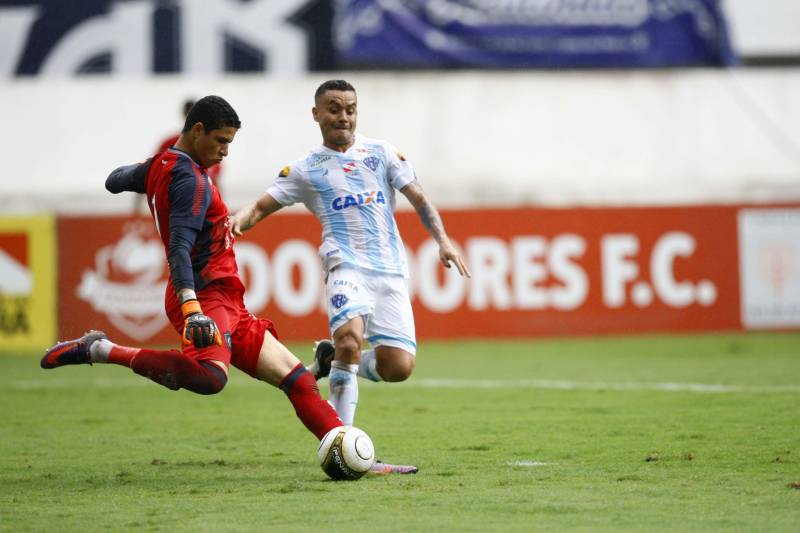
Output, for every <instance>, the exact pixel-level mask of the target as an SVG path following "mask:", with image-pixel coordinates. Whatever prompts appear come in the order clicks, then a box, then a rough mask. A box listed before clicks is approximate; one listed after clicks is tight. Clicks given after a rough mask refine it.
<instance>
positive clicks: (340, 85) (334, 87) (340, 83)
mask: <svg viewBox="0 0 800 533" xmlns="http://www.w3.org/2000/svg"><path fill="white" fill-rule="evenodd" d="M328 91H352V92H356V88H355V87H353V86H352V85H350V83H349V82H346V81H344V80H328V81H326V82H323V83H322V85H320V86H319V87H317V92H315V93H314V101H315V102H316V101H317V100H318V99H319V97H320V96H322V95H323V94H325V93H326V92H328Z"/></svg>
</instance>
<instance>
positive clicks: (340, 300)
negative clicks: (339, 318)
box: [331, 294, 348, 309]
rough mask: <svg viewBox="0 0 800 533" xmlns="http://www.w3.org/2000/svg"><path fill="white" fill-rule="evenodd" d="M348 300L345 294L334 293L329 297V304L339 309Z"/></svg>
mask: <svg viewBox="0 0 800 533" xmlns="http://www.w3.org/2000/svg"><path fill="white" fill-rule="evenodd" d="M347 301H348V299H347V296H345V295H344V294H335V295H334V296H333V298H331V305H333V306H334V307H335V308H336V309H341V308H342V306H344V304H346V303H347Z"/></svg>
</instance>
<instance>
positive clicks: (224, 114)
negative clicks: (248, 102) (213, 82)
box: [182, 95, 242, 133]
mask: <svg viewBox="0 0 800 533" xmlns="http://www.w3.org/2000/svg"><path fill="white" fill-rule="evenodd" d="M198 122H202V123H203V129H205V131H206V133H208V132H209V131H212V130H218V129H220V128H224V127H227V126H231V127H233V128H236V129H239V128H241V127H242V122H241V121H240V120H239V115H237V114H236V111H234V110H233V107H231V104H229V103H228V102H226V101H225V99H224V98H221V97H219V96H214V95H211V96H204V97H203V98H201V99H200V100H198V101H197V102H195V103H194V105H193V106H192V108H191V109H190V110H189V114H188V115H186V122H185V123H184V125H183V132H182V133H186V132H187V131H189V130H190V129H192V126H194V125H195V124H197V123H198Z"/></svg>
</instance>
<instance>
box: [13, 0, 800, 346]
mask: <svg viewBox="0 0 800 533" xmlns="http://www.w3.org/2000/svg"><path fill="white" fill-rule="evenodd" d="M0 41H1V42H2V46H0V78H2V79H0V88H1V89H0V95H2V97H1V98H0V116H2V117H3V118H4V125H3V127H2V129H0V136H2V139H1V142H0V145H1V146H3V147H5V148H6V154H7V157H6V160H5V161H4V168H5V171H4V177H3V178H2V180H0V198H2V202H0V210H2V211H0V345H2V346H3V347H10V348H14V347H23V346H26V347H39V346H45V345H47V344H49V343H51V342H53V341H54V340H55V339H56V337H70V336H75V335H77V334H79V333H81V332H82V331H83V330H84V329H86V328H89V327H94V328H105V329H106V331H107V332H108V333H109V334H110V336H111V337H112V338H113V339H115V340H118V341H120V342H130V343H137V344H173V343H174V333H172V332H171V330H170V329H169V327H168V323H167V321H166V317H165V316H164V313H163V300H162V298H163V289H164V284H165V281H166V275H167V272H166V268H165V263H164V260H163V251H162V246H161V244H160V241H158V239H157V236H156V235H154V233H153V230H152V223H151V222H150V221H149V220H148V219H147V217H145V216H144V214H145V213H144V209H143V207H142V203H141V202H137V201H136V200H135V199H134V198H133V197H131V196H129V195H128V196H126V195H119V196H114V195H111V194H109V193H107V192H106V191H105V189H104V186H103V184H104V180H105V177H106V176H107V175H108V173H109V172H110V171H111V170H112V169H113V168H115V167H116V166H118V165H121V164H127V163H132V162H135V161H139V160H142V159H144V158H146V157H148V156H150V155H153V154H154V153H155V152H156V151H157V149H158V147H159V146H160V145H161V144H162V143H163V142H164V141H165V139H168V138H169V137H170V136H172V135H174V134H176V133H177V132H178V131H179V130H180V128H181V126H182V123H183V115H184V104H185V102H186V101H187V100H191V99H194V98H199V97H201V96H204V95H207V94H219V95H221V96H223V97H224V98H226V99H227V100H228V101H229V102H231V104H232V105H233V106H234V107H235V108H236V109H237V111H238V113H239V115H240V117H241V118H242V122H243V128H242V129H241V131H240V132H239V133H238V135H237V138H236V141H235V143H234V144H233V145H232V147H231V150H230V155H229V157H228V159H226V160H225V162H224V164H223V168H222V169H218V170H219V176H218V180H219V181H218V184H219V187H220V189H221V191H222V194H223V197H224V198H225V199H226V201H227V202H228V205H229V206H230V207H231V209H236V208H238V207H241V206H242V205H244V204H245V203H247V202H250V201H253V200H254V199H255V198H257V197H258V196H259V195H260V194H261V193H262V192H263V191H264V190H265V189H266V187H267V186H268V185H269V183H270V182H271V181H272V179H273V178H274V177H275V176H276V175H277V173H278V171H279V170H280V169H281V168H282V167H283V166H285V165H287V164H289V163H290V162H291V161H292V160H294V159H296V158H298V157H300V156H301V155H302V154H303V153H304V152H305V151H307V150H308V149H310V148H313V147H315V146H317V145H318V144H319V143H320V136H319V132H318V129H317V126H316V124H315V123H314V122H313V121H312V119H311V107H312V105H313V93H314V90H315V88H316V87H317V85H318V84H319V83H321V82H322V81H324V80H326V79H331V78H345V79H347V80H348V81H350V82H351V83H353V84H354V85H355V87H356V89H357V91H358V96H359V111H360V113H359V127H358V129H359V131H360V132H361V133H364V134H365V135H368V136H371V137H376V138H384V139H388V140H389V141H390V142H392V143H393V144H394V145H396V146H397V147H398V148H399V149H400V150H401V151H402V152H403V153H404V154H405V155H406V157H407V158H408V159H409V160H410V161H411V162H412V164H413V165H414V167H415V169H416V171H417V175H418V177H419V180H420V182H421V184H422V185H423V187H424V188H425V189H426V191H427V192H428V193H429V195H430V197H431V199H432V200H433V201H434V203H435V204H436V205H437V206H438V207H439V208H440V209H441V210H442V214H443V218H444V220H445V224H446V226H447V229H448V232H449V233H450V234H451V236H452V237H453V238H454V240H455V241H456V242H457V243H458V245H459V246H460V247H461V248H462V249H463V250H464V254H465V256H466V257H467V259H468V262H469V264H470V267H471V270H472V272H473V273H474V277H473V279H472V280H469V281H465V280H463V279H460V278H458V277H457V276H455V275H453V274H452V273H451V272H448V273H444V272H442V270H441V269H440V268H438V267H437V262H436V249H435V246H434V245H433V243H432V241H430V239H428V238H427V235H426V234H425V232H424V230H423V229H422V227H421V225H420V224H419V222H418V220H416V219H415V215H414V214H413V213H412V212H409V211H408V205H407V203H406V202H405V200H404V199H403V198H402V197H401V198H399V200H398V206H399V208H400V209H401V211H402V212H401V213H399V215H398V217H399V223H400V226H401V229H402V231H403V235H404V238H405V240H406V241H407V244H408V248H409V256H410V259H411V265H412V271H413V273H412V289H413V293H414V305H415V314H416V317H417V326H418V333H419V336H420V338H469V337H509V336H513V337H525V336H550V335H590V334H607V333H614V334H616V333H641V332H674V331H743V330H752V329H778V330H796V329H798V326H800V4H799V3H798V2H796V1H795V0H764V1H762V2H753V1H750V0H719V1H718V0H616V1H604V2H591V1H589V2H570V1H543V0H515V1H507V2H496V1H479V0H461V1H456V0H430V1H421V0H328V1H325V0H309V1H306V0H249V1H238V0H82V1H74V2H62V1H60V0H40V1H28V0H0ZM285 211H286V213H285V214H284V213H282V214H281V215H280V216H276V217H274V218H272V219H269V220H268V221H266V222H264V223H262V224H261V225H260V226H259V227H257V228H256V230H254V231H253V232H252V233H251V234H248V235H247V236H246V238H245V239H242V240H240V241H239V242H238V243H237V255H238V258H239V262H240V268H241V271H242V273H243V276H244V278H245V281H246V284H247V286H248V295H247V304H248V306H249V307H250V309H251V310H252V311H253V312H254V313H256V314H261V315H265V316H269V317H271V318H273V319H275V320H276V322H277V323H278V325H279V330H280V331H281V333H282V334H283V335H284V338H286V339H297V340H301V339H310V338H316V337H320V336H325V335H326V333H327V328H326V320H325V317H324V313H323V311H322V297H323V296H322V288H321V280H320V278H321V274H320V267H319V264H318V259H317V257H316V247H317V246H318V244H319V228H318V225H317V224H316V222H315V221H314V219H313V218H312V217H311V216H310V215H307V214H305V213H304V212H303V211H302V209H299V208H294V207H293V208H290V209H287V210H285Z"/></svg>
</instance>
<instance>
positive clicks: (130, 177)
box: [106, 158, 152, 194]
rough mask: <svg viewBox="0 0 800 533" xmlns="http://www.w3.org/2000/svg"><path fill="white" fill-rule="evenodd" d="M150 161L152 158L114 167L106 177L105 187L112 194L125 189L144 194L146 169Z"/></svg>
mask: <svg viewBox="0 0 800 533" xmlns="http://www.w3.org/2000/svg"><path fill="white" fill-rule="evenodd" d="M151 161H152V158H150V159H148V160H147V161H145V162H144V163H136V164H133V165H125V166H121V167H118V168H116V169H114V171H113V172H111V174H109V175H108V177H107V178H106V189H107V190H108V191H109V192H111V193H114V194H119V193H121V192H125V191H128V192H138V193H141V194H144V192H145V187H144V183H145V177H147V169H149V168H150V162H151Z"/></svg>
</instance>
